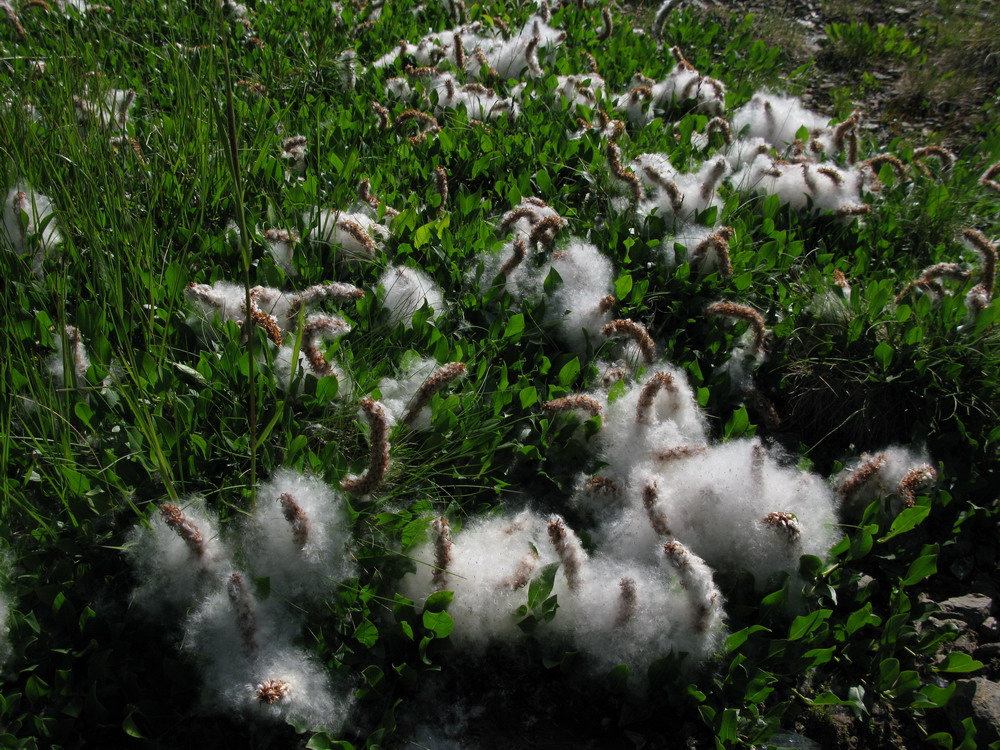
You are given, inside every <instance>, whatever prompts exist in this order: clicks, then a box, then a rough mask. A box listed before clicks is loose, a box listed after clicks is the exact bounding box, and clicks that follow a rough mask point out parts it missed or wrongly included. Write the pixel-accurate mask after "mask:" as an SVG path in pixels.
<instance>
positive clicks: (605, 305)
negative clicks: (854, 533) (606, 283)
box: [597, 294, 618, 313]
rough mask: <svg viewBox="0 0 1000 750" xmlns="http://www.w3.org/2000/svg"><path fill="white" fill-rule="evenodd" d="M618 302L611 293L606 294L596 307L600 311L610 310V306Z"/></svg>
mask: <svg viewBox="0 0 1000 750" xmlns="http://www.w3.org/2000/svg"><path fill="white" fill-rule="evenodd" d="M616 304H618V298H617V297H616V296H615V295H613V294H606V295H605V296H603V297H601V299H600V301H599V302H598V303H597V309H598V310H599V311H600V312H602V313H607V312H611V308H612V307H614V306H615V305H616Z"/></svg>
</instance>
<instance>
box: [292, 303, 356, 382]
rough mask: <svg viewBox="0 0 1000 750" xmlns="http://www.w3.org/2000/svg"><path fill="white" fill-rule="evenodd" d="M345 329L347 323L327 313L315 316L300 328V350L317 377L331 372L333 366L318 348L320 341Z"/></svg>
mask: <svg viewBox="0 0 1000 750" xmlns="http://www.w3.org/2000/svg"><path fill="white" fill-rule="evenodd" d="M346 330H347V323H345V322H344V321H343V320H341V319H340V318H334V317H332V316H329V315H322V316H319V317H315V318H313V319H312V320H311V321H310V322H309V323H307V324H306V325H305V326H304V327H303V328H302V352H303V353H304V354H305V355H306V359H308V360H309V368H310V369H311V370H312V371H313V374H315V375H317V376H318V377H323V376H325V375H332V374H333V366H332V365H331V364H330V363H329V362H327V360H326V355H324V354H323V351H322V350H321V349H320V342H321V341H322V339H323V337H324V336H330V335H335V334H338V333H340V332H342V331H346Z"/></svg>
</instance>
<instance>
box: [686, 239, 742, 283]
mask: <svg viewBox="0 0 1000 750" xmlns="http://www.w3.org/2000/svg"><path fill="white" fill-rule="evenodd" d="M732 236H733V228H732V227H720V228H719V231H717V232H712V234H710V235H708V237H706V238H705V239H703V240H702V241H701V242H699V243H698V245H697V246H696V247H695V249H694V251H693V252H692V253H691V261H692V263H697V262H700V261H701V259H702V258H704V257H705V254H706V253H707V252H708V249H709V248H712V249H713V250H715V257H716V260H717V262H718V264H719V275H720V276H722V277H723V278H729V277H730V276H732V275H733V263H732V260H731V259H730V256H729V240H730V239H731V238H732Z"/></svg>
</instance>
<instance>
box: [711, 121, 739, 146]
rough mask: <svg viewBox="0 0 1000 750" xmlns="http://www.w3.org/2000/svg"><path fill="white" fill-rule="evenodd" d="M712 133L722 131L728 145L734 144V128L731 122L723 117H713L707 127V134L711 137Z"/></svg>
mask: <svg viewBox="0 0 1000 750" xmlns="http://www.w3.org/2000/svg"><path fill="white" fill-rule="evenodd" d="M712 133H722V137H723V138H724V139H725V141H726V145H727V146H732V145H733V130H732V128H730V127H729V122H728V121H727V120H725V119H724V118H722V117H713V118H712V119H711V120H709V121H708V125H707V126H706V127H705V136H706V137H711V135H712Z"/></svg>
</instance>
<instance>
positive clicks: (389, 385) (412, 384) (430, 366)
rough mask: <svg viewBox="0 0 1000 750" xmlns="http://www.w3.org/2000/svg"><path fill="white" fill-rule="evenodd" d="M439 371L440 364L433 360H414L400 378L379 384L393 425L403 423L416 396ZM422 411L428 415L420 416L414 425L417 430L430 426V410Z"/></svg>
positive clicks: (386, 411) (386, 379)
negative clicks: (428, 379)
mask: <svg viewBox="0 0 1000 750" xmlns="http://www.w3.org/2000/svg"><path fill="white" fill-rule="evenodd" d="M437 369H438V363H437V362H435V361H434V360H433V359H419V358H418V359H414V360H412V361H410V362H409V363H407V364H406V365H405V366H404V368H403V372H402V373H401V374H400V375H399V377H398V378H385V379H384V380H382V381H381V382H380V383H379V384H378V390H379V393H381V394H382V401H381V402H382V406H383V407H384V408H385V413H386V416H388V417H389V419H390V421H391V422H392V423H393V424H397V423H399V422H402V421H403V418H404V417H405V416H406V414H407V412H408V410H409V407H410V403H411V400H412V399H413V396H414V394H416V392H417V390H418V389H419V388H420V386H422V385H423V384H424V383H425V382H426V380H427V378H429V377H430V376H431V375H432V374H433V373H434V371H435V370H437ZM422 411H426V412H427V413H426V414H421V415H419V416H418V421H417V423H415V425H414V426H415V427H416V428H417V429H426V428H427V427H429V426H430V409H429V408H426V407H425V409H423V410H422Z"/></svg>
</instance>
